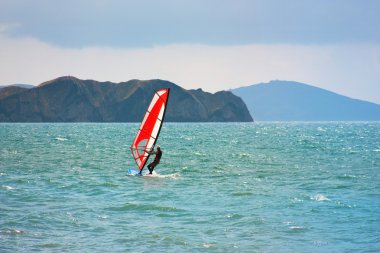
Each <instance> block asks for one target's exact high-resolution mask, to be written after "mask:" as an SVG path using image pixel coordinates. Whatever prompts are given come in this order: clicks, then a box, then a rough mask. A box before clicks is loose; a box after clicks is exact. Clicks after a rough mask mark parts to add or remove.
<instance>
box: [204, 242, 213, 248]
mask: <svg viewBox="0 0 380 253" xmlns="http://www.w3.org/2000/svg"><path fill="white" fill-rule="evenodd" d="M213 246H214V245H213V244H212V243H206V242H205V243H203V247H204V248H206V249H209V248H212V247H213Z"/></svg>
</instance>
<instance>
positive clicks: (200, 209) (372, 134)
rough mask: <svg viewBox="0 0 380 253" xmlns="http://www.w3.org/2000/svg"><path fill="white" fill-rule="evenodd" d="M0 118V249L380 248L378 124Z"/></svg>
mask: <svg viewBox="0 0 380 253" xmlns="http://www.w3.org/2000/svg"><path fill="white" fill-rule="evenodd" d="M137 127H138V124H0V252H380V123H340V122H332V123H229V124H221V123H215V124H212V123H209V124H176V123H168V124H165V125H164V126H163V128H162V131H161V136H160V140H159V142H158V143H159V144H160V146H161V147H162V149H163V152H164V153H163V158H162V162H161V164H160V165H159V166H158V167H157V168H156V171H157V173H158V174H157V175H155V176H153V177H132V176H127V171H128V168H130V167H136V166H135V165H134V164H133V160H132V157H131V155H130V150H129V145H130V144H131V142H132V139H133V137H134V134H135V133H136V131H137Z"/></svg>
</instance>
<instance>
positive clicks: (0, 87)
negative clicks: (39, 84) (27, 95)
mask: <svg viewBox="0 0 380 253" xmlns="http://www.w3.org/2000/svg"><path fill="white" fill-rule="evenodd" d="M7 87H20V88H26V89H31V88H34V85H31V84H22V83H20V84H11V85H0V89H2V88H7Z"/></svg>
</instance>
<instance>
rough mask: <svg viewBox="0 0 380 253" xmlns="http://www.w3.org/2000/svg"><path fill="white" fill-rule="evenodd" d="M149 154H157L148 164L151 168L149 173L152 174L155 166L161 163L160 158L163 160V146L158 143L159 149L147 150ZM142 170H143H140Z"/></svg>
mask: <svg viewBox="0 0 380 253" xmlns="http://www.w3.org/2000/svg"><path fill="white" fill-rule="evenodd" d="M146 152H147V153H148V154H155V155H156V156H155V157H154V160H153V162H152V163H150V164H149V165H148V169H149V174H152V172H153V170H154V168H155V167H156V166H157V165H158V164H159V163H160V160H161V156H162V151H161V148H160V146H158V145H157V151H154V150H152V151H148V150H147V151H146ZM140 172H141V171H140Z"/></svg>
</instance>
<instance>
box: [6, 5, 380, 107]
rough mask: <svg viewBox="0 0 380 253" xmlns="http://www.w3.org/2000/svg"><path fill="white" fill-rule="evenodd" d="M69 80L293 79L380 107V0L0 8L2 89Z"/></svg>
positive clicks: (217, 84) (221, 85) (203, 83)
mask: <svg viewBox="0 0 380 253" xmlns="http://www.w3.org/2000/svg"><path fill="white" fill-rule="evenodd" d="M63 75H72V76H76V77H78V78H81V79H94V80H98V81H113V82H122V81H128V80H130V79H143V80H146V79H155V78H160V79H165V80H169V81H172V82H175V83H177V84H178V85H180V86H182V87H184V88H187V89H190V88H202V89H204V90H206V91H211V92H215V91H218V90H222V89H230V88H235V87H241V86H247V85H251V84H256V83H259V82H268V81H270V80H275V79H276V80H291V81H299V82H305V83H308V84H311V85H314V86H317V87H321V88H324V89H328V90H331V91H334V92H337V93H340V94H343V95H347V96H350V97H354V98H359V99H364V100H368V101H372V102H376V103H378V104H380V0H355V1H354V0H310V1H309V0H277V1H275V0H228V1H227V0H188V1H184V0H150V1H148V0H135V1H132V0H114V1H112V0H92V1H90V0H65V1H58V0H57V1H55V0H33V1H32V0H24V1H20V0H0V84H12V83H27V84H34V85H38V84H39V83H41V82H44V81H47V80H50V79H53V78H56V77H59V76H63Z"/></svg>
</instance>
